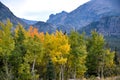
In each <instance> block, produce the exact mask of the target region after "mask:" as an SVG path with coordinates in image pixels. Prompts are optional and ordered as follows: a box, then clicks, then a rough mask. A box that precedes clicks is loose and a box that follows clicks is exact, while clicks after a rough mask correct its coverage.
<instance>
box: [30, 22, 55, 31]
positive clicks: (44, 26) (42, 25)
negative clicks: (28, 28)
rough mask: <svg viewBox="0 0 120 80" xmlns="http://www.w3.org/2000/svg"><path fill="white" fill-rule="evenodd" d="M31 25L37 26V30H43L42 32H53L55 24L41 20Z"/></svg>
mask: <svg viewBox="0 0 120 80" xmlns="http://www.w3.org/2000/svg"><path fill="white" fill-rule="evenodd" d="M32 26H34V27H36V28H38V30H39V31H40V32H44V33H46V32H48V33H52V32H55V30H56V27H55V25H53V24H50V23H45V22H41V21H39V22H37V23H36V24H33V25H32Z"/></svg>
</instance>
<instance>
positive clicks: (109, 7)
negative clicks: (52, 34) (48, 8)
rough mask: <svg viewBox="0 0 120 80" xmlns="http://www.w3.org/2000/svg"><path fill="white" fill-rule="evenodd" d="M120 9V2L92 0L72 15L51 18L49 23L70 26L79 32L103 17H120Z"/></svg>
mask: <svg viewBox="0 0 120 80" xmlns="http://www.w3.org/2000/svg"><path fill="white" fill-rule="evenodd" d="M119 8H120V0H91V1H89V2H87V3H85V4H83V5H82V6H80V7H78V8H77V9H75V10H74V11H72V12H70V13H66V14H64V13H63V12H62V13H59V14H58V15H54V16H52V17H51V16H50V17H49V19H48V20H47V22H48V23H53V24H55V25H63V26H65V27H66V25H67V26H68V25H69V26H72V27H73V29H76V30H78V29H80V28H82V27H83V26H86V25H88V24H90V23H91V22H94V21H99V20H100V19H101V18H102V17H105V16H114V15H115V16H116V15H120V9H119ZM60 15H62V16H60Z"/></svg>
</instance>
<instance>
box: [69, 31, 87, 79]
mask: <svg viewBox="0 0 120 80" xmlns="http://www.w3.org/2000/svg"><path fill="white" fill-rule="evenodd" d="M69 43H70V44H71V50H70V60H69V61H68V62H69V64H71V69H73V70H72V71H73V73H74V78H76V77H77V76H78V77H83V76H84V73H85V72H86V70H87V68H86V66H85V63H86V61H85V60H86V56H87V50H86V41H85V38H84V34H81V35H80V34H79V33H77V32H75V31H72V32H71V33H70V36H69Z"/></svg>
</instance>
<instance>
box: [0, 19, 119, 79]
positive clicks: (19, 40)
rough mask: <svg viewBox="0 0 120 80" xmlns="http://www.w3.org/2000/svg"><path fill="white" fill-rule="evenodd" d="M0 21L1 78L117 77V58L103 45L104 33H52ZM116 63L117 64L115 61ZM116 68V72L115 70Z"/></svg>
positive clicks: (113, 52)
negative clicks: (26, 28)
mask: <svg viewBox="0 0 120 80" xmlns="http://www.w3.org/2000/svg"><path fill="white" fill-rule="evenodd" d="M12 26H13V25H12V23H11V22H10V21H9V20H7V22H6V24H4V23H2V22H0V79H1V80H38V79H43V80H68V79H70V78H72V79H78V78H81V79H82V78H84V77H86V78H89V77H90V76H99V77H101V78H104V77H108V76H116V75H118V74H119V73H117V72H118V70H119V67H118V66H119V65H118V64H119V60H118V59H117V57H116V55H115V54H116V52H115V51H111V50H110V48H109V47H106V42H105V39H104V36H103V35H101V34H99V33H97V32H96V31H95V30H94V31H92V32H91V36H86V35H85V34H84V33H83V34H79V33H78V32H76V31H71V32H70V34H69V35H67V34H64V33H63V32H62V31H56V32H54V33H52V34H49V33H43V32H39V31H38V29H37V28H34V27H32V26H30V27H29V29H28V30H25V29H24V27H23V26H22V25H21V24H18V25H17V26H16V28H15V29H14V30H13V27H12ZM116 62H117V64H116ZM116 71H117V72H116Z"/></svg>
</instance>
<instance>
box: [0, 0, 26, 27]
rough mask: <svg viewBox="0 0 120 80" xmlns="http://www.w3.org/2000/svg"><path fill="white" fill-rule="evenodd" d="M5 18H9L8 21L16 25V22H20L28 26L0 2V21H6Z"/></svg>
mask: <svg viewBox="0 0 120 80" xmlns="http://www.w3.org/2000/svg"><path fill="white" fill-rule="evenodd" d="M7 19H10V21H11V22H12V23H13V24H14V25H17V24H18V23H21V24H22V25H23V26H24V27H28V24H27V23H25V22H24V21H22V20H21V19H20V18H18V17H16V16H15V15H14V14H13V13H12V12H11V11H10V10H9V8H8V7H6V6H5V5H4V4H2V3H1V2H0V21H2V22H6V20H7Z"/></svg>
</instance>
